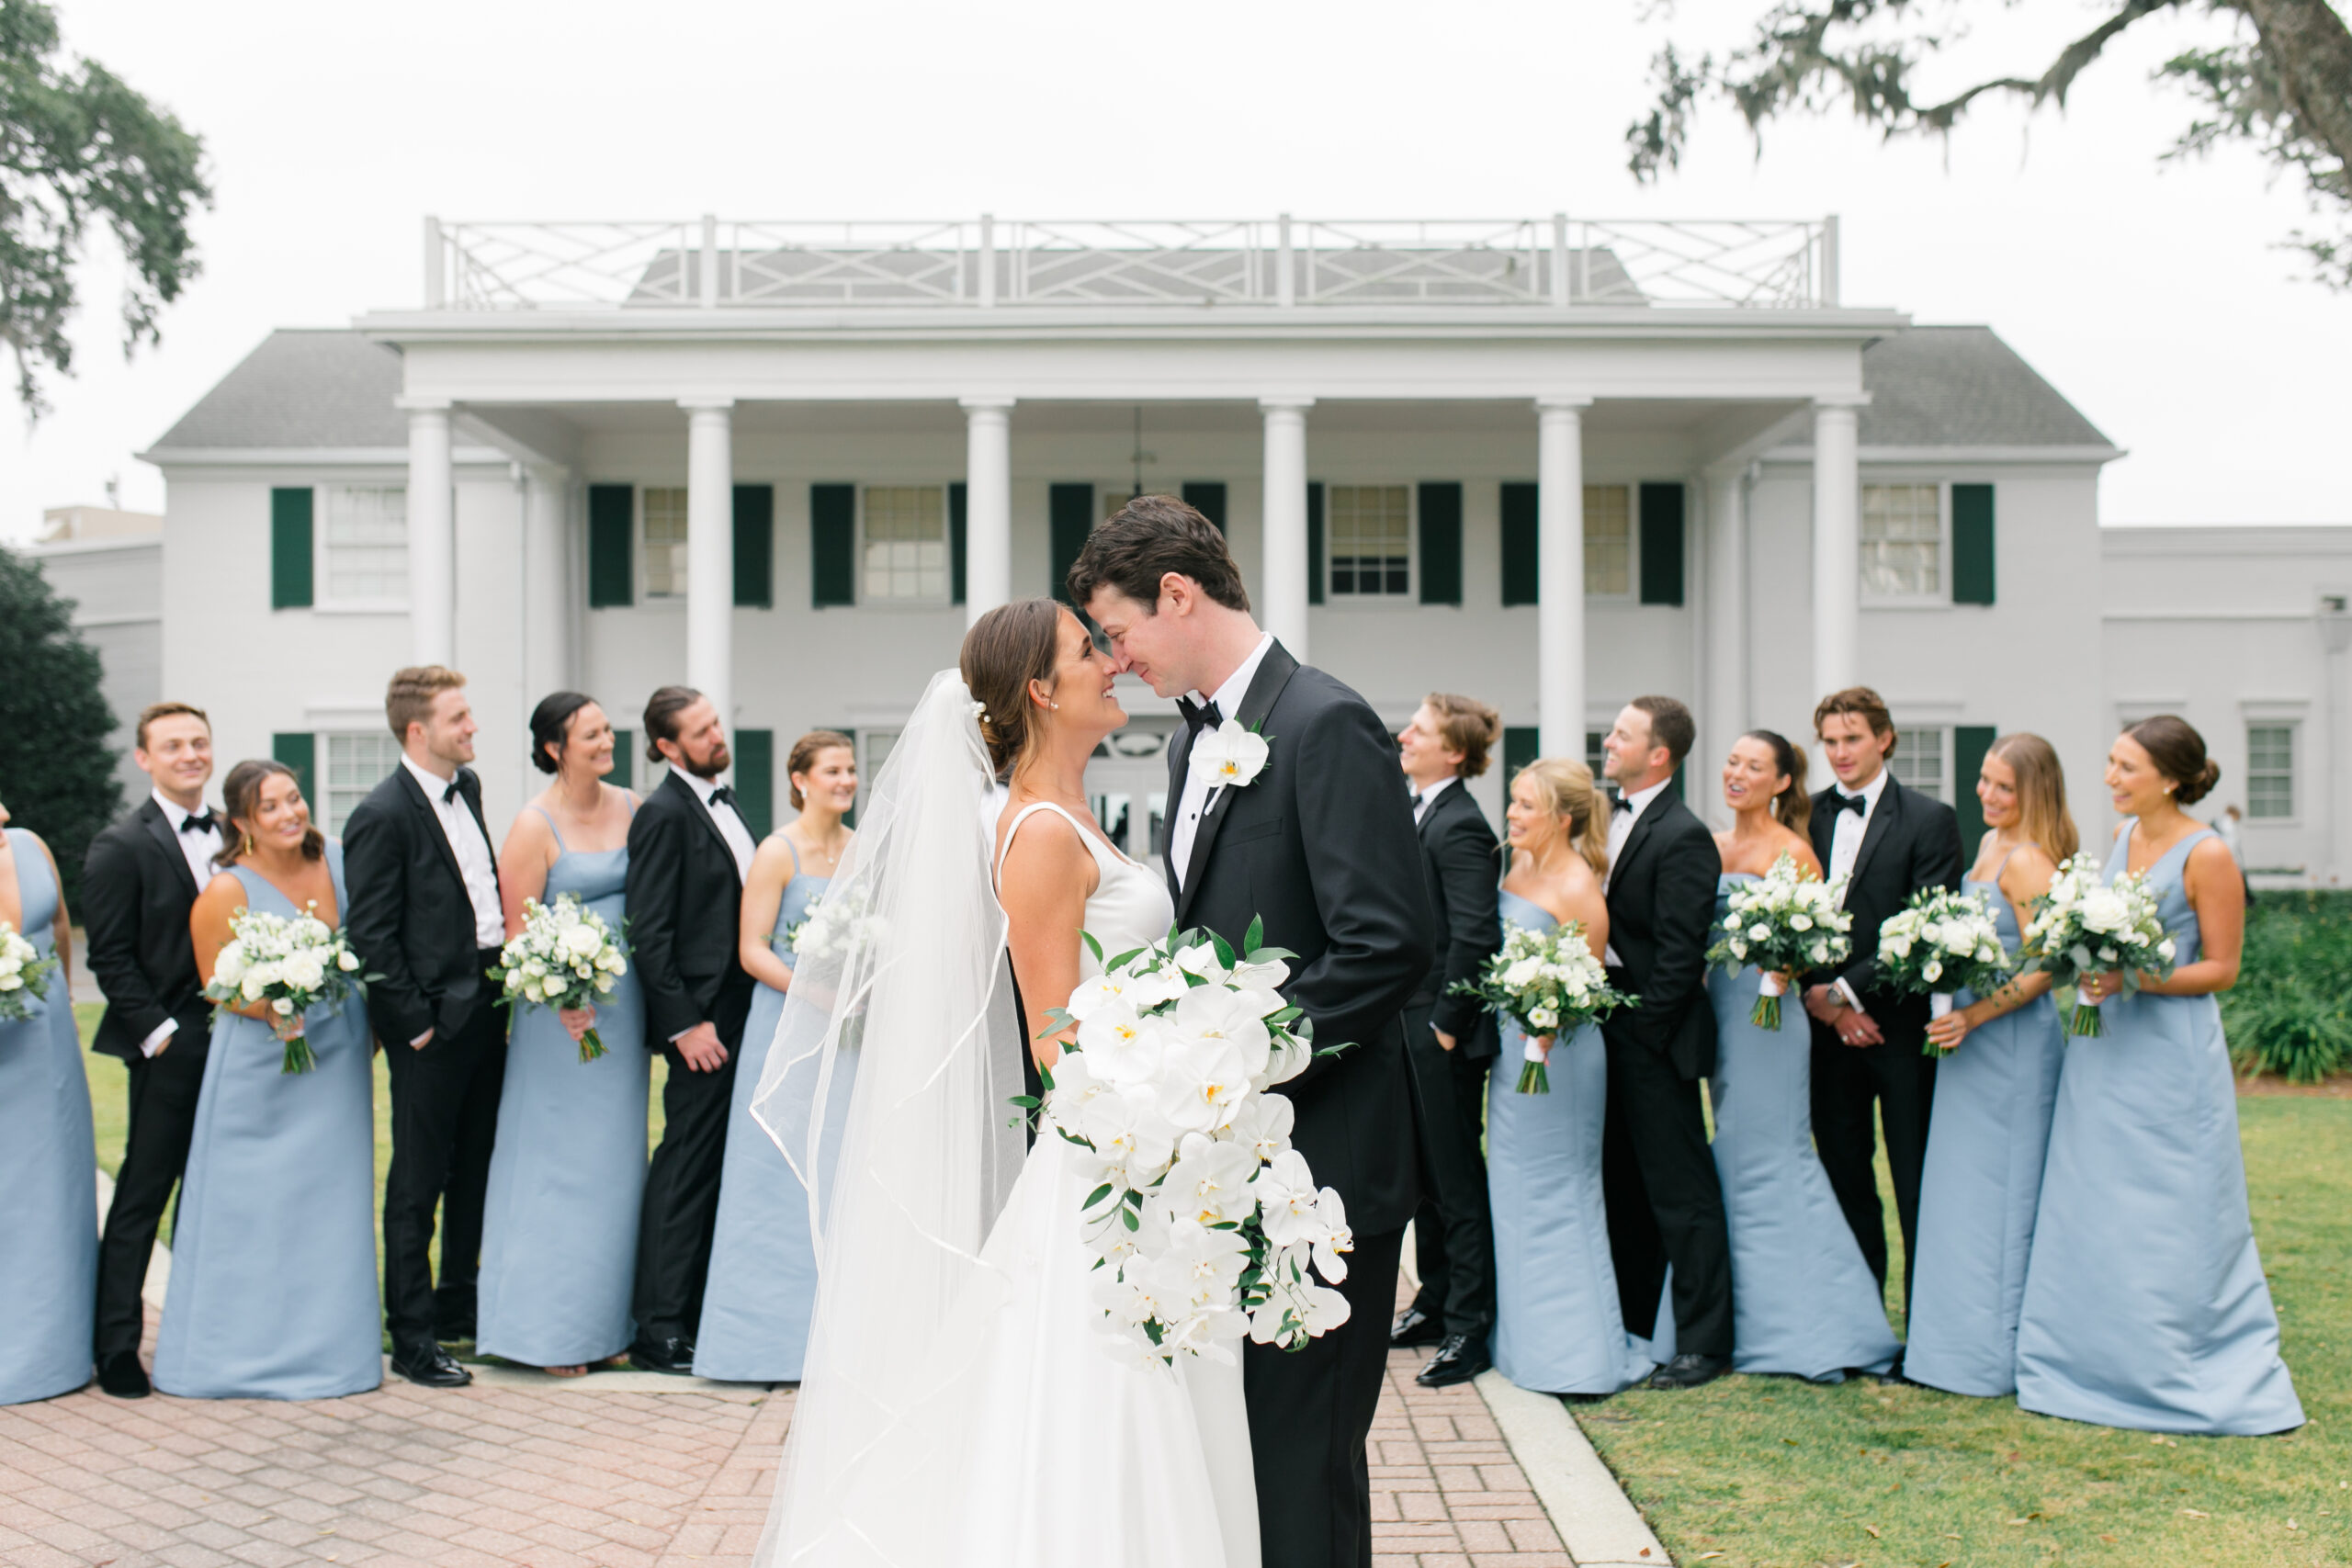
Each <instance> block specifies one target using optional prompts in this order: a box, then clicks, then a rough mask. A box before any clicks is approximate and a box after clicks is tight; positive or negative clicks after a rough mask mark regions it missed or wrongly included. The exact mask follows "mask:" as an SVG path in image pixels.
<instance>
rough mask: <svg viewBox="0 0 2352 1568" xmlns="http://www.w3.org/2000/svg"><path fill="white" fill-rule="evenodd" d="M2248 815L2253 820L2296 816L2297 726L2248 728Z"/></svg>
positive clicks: (2256, 725)
mask: <svg viewBox="0 0 2352 1568" xmlns="http://www.w3.org/2000/svg"><path fill="white" fill-rule="evenodd" d="M2245 814H2246V817H2247V818H2248V819H2249V820H2253V821H2257V822H2262V821H2267V822H2278V821H2291V820H2292V819H2293V818H2294V815H2295V727H2294V726H2293V725H2291V724H2277V723H2270V724H2249V725H2247V726H2246V727H2245Z"/></svg>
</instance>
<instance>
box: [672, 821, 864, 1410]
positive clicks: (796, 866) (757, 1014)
mask: <svg viewBox="0 0 2352 1568" xmlns="http://www.w3.org/2000/svg"><path fill="white" fill-rule="evenodd" d="M784 843H785V848H786V849H787V850H790V851H791V852H792V880H791V881H789V882H787V883H786V884H785V885H784V898H783V901H782V902H781V903H779V904H778V905H777V906H776V911H775V931H773V932H771V933H770V935H769V939H768V942H769V945H770V946H771V947H772V948H773V949H774V950H775V954H776V956H777V957H779V958H781V959H783V960H784V962H785V963H786V964H787V965H789V964H791V963H792V948H791V944H790V943H789V942H787V941H786V933H788V932H789V931H791V930H792V928H793V927H794V926H797V925H798V924H799V923H800V922H801V921H802V920H803V919H807V918H808V914H809V908H811V906H813V905H814V904H815V903H816V902H817V900H818V898H819V897H821V896H822V895H823V893H824V891H825V887H826V886H827V884H828V883H830V882H831V880H832V879H831V877H824V876H809V875H806V874H803V873H802V872H801V870H800V852H799V851H798V850H796V849H793V848H792V840H789V839H786V840H784ZM783 1016H784V993H783V992H782V991H779V990H776V989H775V988H774V987H769V986H762V987H760V988H759V990H758V993H757V994H756V995H755V996H753V998H752V1011H751V1015H750V1017H749V1018H748V1019H747V1020H746V1021H745V1022H744V1024H743V1053H742V1061H741V1065H740V1066H738V1067H737V1068H736V1069H735V1098H734V1103H733V1104H731V1105H729V1107H728V1110H727V1156H726V1164H725V1165H724V1167H723V1168H722V1170H721V1174H720V1176H719V1180H718V1229H717V1233H716V1235H714V1236H713V1237H712V1240H711V1245H710V1279H709V1280H708V1282H707V1284H705V1286H704V1287H703V1298H702V1322H701V1324H700V1325H699V1326H698V1328H697V1329H696V1331H695V1373H696V1374H697V1375H698V1376H701V1377H707V1378H723V1379H725V1380H727V1381H729V1382H799V1381H800V1369H801V1359H802V1357H803V1356H804V1355H805V1354H806V1353H807V1351H808V1348H809V1315H810V1314H811V1313H813V1312H814V1311H815V1309H816V1305H817V1251H816V1243H815V1242H814V1240H813V1239H812V1238H811V1237H810V1235H809V1192H808V1189H807V1188H806V1187H804V1186H802V1185H801V1181H800V1179H799V1178H798V1177H797V1176H795V1175H794V1174H793V1173H792V1167H791V1166H789V1165H787V1164H786V1163H785V1158H784V1154H783V1152H782V1151H781V1150H779V1149H778V1148H777V1147H776V1145H775V1139H774V1138H771V1137H769V1136H768V1134H767V1130H766V1129H765V1128H763V1127H762V1126H761V1125H760V1123H759V1122H756V1121H754V1120H753V1119H752V1095H753V1094H754V1093H755V1092H756V1091H757V1090H758V1089H759V1087H760V1078H761V1077H762V1075H763V1073H764V1072H765V1071H766V1069H767V1063H768V1055H769V1052H770V1050H771V1048H772V1047H774V1046H775V1043H776V1042H775V1033H776V1024H777V1022H778V1021H779V1020H781V1019H782V1018H783ZM802 1016H806V1015H805V1014H804V1015H802ZM814 1043H815V1042H814V1041H798V1040H796V1041H791V1042H787V1043H786V1044H785V1045H784V1047H783V1048H784V1049H785V1050H786V1051H787V1052H789V1053H790V1054H791V1055H792V1056H793V1057H795V1058H797V1057H799V1056H800V1055H801V1054H802V1053H803V1052H806V1051H808V1050H809V1047H810V1046H811V1045H813V1044H814ZM817 1065H818V1062H817V1057H816V1056H815V1055H809V1056H808V1057H807V1059H806V1060H805V1061H799V1062H798V1063H797V1066H796V1067H795V1069H794V1071H793V1073H792V1076H790V1077H786V1079H785V1081H784V1089H783V1093H782V1095H781V1096H780V1097H779V1099H778V1100H776V1101H775V1103H774V1104H773V1105H772V1106H771V1108H770V1116H771V1120H773V1121H775V1123H776V1125H777V1126H778V1127H780V1128H784V1129H787V1133H786V1135H787V1136H789V1135H792V1134H791V1133H790V1132H789V1129H791V1128H794V1127H797V1126H805V1124H806V1122H807V1120H808V1113H809V1106H810V1104H811V1103H812V1102H813V1101H814V1100H815V1098H816V1088H817ZM856 1067H857V1056H856V1053H855V1052H854V1050H844V1051H843V1052H842V1055H841V1058H840V1065H839V1066H837V1067H836V1068H835V1072H836V1074H837V1075H843V1074H845V1075H847V1077H848V1079H849V1081H850V1082H854V1080H855V1075H856ZM848 1087H849V1086H848V1082H841V1081H837V1082H836V1084H835V1085H834V1087H833V1089H831V1091H830V1092H829V1093H828V1095H827V1104H828V1107H829V1119H828V1122H827V1135H826V1137H825V1140H824V1145H823V1146H824V1147H825V1148H826V1149H827V1150H838V1149H839V1147H840V1138H841V1131H842V1127H841V1123H842V1118H843V1117H844V1116H846V1115H847V1113H848V1110H849V1093H848ZM796 1157H797V1156H796Z"/></svg>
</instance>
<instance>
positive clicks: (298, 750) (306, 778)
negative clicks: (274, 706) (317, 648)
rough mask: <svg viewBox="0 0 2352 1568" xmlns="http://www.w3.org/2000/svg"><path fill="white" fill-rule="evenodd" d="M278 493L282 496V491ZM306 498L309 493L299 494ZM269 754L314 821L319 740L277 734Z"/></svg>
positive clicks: (319, 802) (317, 801) (319, 804)
mask: <svg viewBox="0 0 2352 1568" xmlns="http://www.w3.org/2000/svg"><path fill="white" fill-rule="evenodd" d="M279 493H281V494H283V493H284V492H283V491H280V492H279ZM301 493H302V494H303V495H305V496H308V495H309V494H310V493H311V492H310V491H302V492H301ZM269 754H270V755H271V756H272V757H274V758H276V759H277V761H281V762H283V763H285V764H286V765H287V766H288V767H289V768H291V769H293V770H294V782H295V784H298V785H299V786H300V788H301V791H302V798H303V799H304V800H307V801H309V802H310V803H311V818H312V820H316V819H317V818H318V817H319V815H320V812H321V810H322V808H323V807H324V805H325V803H324V802H323V801H322V800H320V798H319V792H318V783H317V781H318V776H319V738H318V737H317V736H315V735H305V734H287V733H282V732H281V733H279V734H277V735H273V736H271V737H270V738H269Z"/></svg>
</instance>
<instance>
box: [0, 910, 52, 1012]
mask: <svg viewBox="0 0 2352 1568" xmlns="http://www.w3.org/2000/svg"><path fill="white" fill-rule="evenodd" d="M56 973H57V960H56V959H54V958H43V957H42V956H41V955H40V948H38V947H35V946H34V945H33V944H32V943H31V942H27V941H26V940H25V939H24V938H23V937H22V936H20V935H18V934H17V928H16V927H15V926H12V925H10V924H9V923H8V922H7V921H6V920H0V1023H22V1022H24V1021H25V1020H27V1019H28V1018H30V1017H32V1015H33V1007H32V1004H33V1003H35V1002H37V1001H42V1000H45V999H46V998H48V996H49V977H50V976H51V975H54V974H56Z"/></svg>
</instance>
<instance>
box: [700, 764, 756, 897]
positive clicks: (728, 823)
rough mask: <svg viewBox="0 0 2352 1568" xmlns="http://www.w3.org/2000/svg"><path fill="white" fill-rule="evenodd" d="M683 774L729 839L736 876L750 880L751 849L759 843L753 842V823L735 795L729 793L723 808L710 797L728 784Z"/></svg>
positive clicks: (723, 834) (713, 822)
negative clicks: (742, 809) (726, 805)
mask: <svg viewBox="0 0 2352 1568" xmlns="http://www.w3.org/2000/svg"><path fill="white" fill-rule="evenodd" d="M683 776H684V779H685V781H686V788H687V789H688V790H690V791H691V792H693V795H694V797H695V799H696V800H699V801H701V802H702V808H703V809H704V810H705V811H707V812H708V813H709V814H710V820H711V822H712V824H713V825H714V826H716V827H717V828H718V836H719V837H720V838H722V839H724V840H727V850H728V852H729V854H731V855H733V856H734V857H735V875H736V877H737V878H738V879H739V880H741V881H743V882H749V881H751V880H752V851H754V850H755V849H757V848H758V847H759V846H757V845H756V844H754V843H752V826H751V824H750V823H748V822H746V821H744V820H743V814H742V813H741V811H739V810H737V809H736V808H735V806H734V799H735V797H734V796H733V795H729V796H728V797H727V798H728V803H729V804H728V807H727V809H726V810H724V811H721V810H720V809H718V803H717V802H716V801H714V800H712V799H711V798H710V797H711V796H712V795H717V794H718V792H719V791H720V790H721V789H723V788H725V787H726V785H725V784H722V783H721V782H720V781H719V780H718V779H698V778H696V777H695V776H694V774H692V773H685V774H684V775H683Z"/></svg>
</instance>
